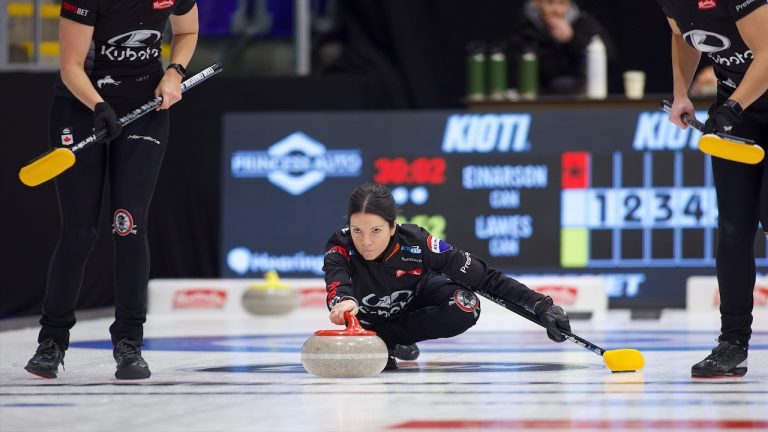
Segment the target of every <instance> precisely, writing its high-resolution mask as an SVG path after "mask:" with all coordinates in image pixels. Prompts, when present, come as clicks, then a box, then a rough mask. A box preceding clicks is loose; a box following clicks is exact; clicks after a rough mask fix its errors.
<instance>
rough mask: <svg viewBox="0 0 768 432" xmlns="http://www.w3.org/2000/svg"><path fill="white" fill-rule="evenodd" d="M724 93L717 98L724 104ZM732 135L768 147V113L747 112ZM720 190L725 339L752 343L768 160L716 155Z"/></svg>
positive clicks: (767, 205)
mask: <svg viewBox="0 0 768 432" xmlns="http://www.w3.org/2000/svg"><path fill="white" fill-rule="evenodd" d="M722 102H723V98H720V99H719V100H718V103H722ZM732 134H733V135H736V136H741V137H744V138H751V139H753V140H755V142H757V143H758V144H759V145H761V146H762V147H763V148H764V149H765V148H767V147H766V146H768V112H766V111H751V110H749V109H747V110H745V111H744V114H743V120H742V122H741V123H739V124H737V125H735V126H734V128H733V131H732ZM712 171H713V175H714V179H715V189H716V191H717V208H718V212H719V216H718V238H717V240H718V243H717V282H718V285H719V288H720V320H721V329H720V331H721V335H720V338H719V339H720V340H724V341H731V342H734V341H737V342H740V343H741V344H743V345H747V344H748V343H749V338H750V336H751V334H752V328H751V327H752V307H753V305H754V304H753V290H754V287H755V272H756V269H755V252H754V250H755V249H754V243H755V237H756V232H757V228H758V223H760V224H761V225H762V229H763V231H765V232H766V235H768V161H766V160H765V159H764V160H763V161H762V162H760V163H759V164H757V165H747V164H742V163H738V162H730V161H727V160H724V159H719V158H715V157H713V158H712Z"/></svg>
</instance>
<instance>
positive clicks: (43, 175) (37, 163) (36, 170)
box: [19, 63, 222, 186]
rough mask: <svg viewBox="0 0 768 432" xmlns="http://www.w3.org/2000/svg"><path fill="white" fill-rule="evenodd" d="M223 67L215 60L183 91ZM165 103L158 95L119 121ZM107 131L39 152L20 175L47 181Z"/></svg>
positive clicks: (28, 180) (25, 180)
mask: <svg viewBox="0 0 768 432" xmlns="http://www.w3.org/2000/svg"><path fill="white" fill-rule="evenodd" d="M221 71H222V67H221V64H219V63H215V64H213V65H212V66H210V67H208V68H206V69H204V70H202V71H200V72H199V73H197V74H195V75H193V76H191V77H189V78H188V79H186V80H185V81H184V82H182V83H181V91H182V93H183V92H185V91H187V90H189V89H191V88H192V87H194V86H195V85H197V84H199V83H201V82H203V81H204V80H206V79H208V78H210V77H212V76H213V75H216V74H217V73H219V72H221ZM162 103H163V98H162V97H160V96H157V97H156V98H154V99H152V100H151V101H149V102H147V103H145V104H144V105H142V106H140V107H138V108H136V109H135V110H133V111H131V112H129V113H128V114H126V115H124V116H123V117H120V119H119V120H118V121H119V122H120V124H121V125H123V126H125V125H127V124H128V123H131V122H133V121H134V120H136V119H138V118H139V117H142V116H144V115H145V114H147V113H149V112H150V111H152V110H154V109H155V108H157V107H158V106H160V104H162ZM106 135H107V131H106V129H102V130H99V131H96V132H94V133H93V134H91V135H90V136H88V137H87V138H85V139H84V140H82V141H80V142H79V143H77V144H75V145H73V146H72V147H70V148H66V147H57V148H55V149H51V150H49V151H47V152H46V153H43V154H42V155H40V156H38V157H37V158H35V159H33V160H32V161H31V162H29V163H28V164H26V165H25V166H23V167H22V168H21V170H19V179H20V180H21V182H22V183H24V184H25V185H27V186H37V185H39V184H42V183H45V182H47V181H48V180H50V179H52V178H54V177H56V176H57V175H59V174H61V173H63V172H64V171H66V170H67V169H69V168H70V167H71V166H72V165H74V164H75V159H76V157H75V153H76V152H78V151H80V150H82V149H83V148H85V147H86V146H88V145H90V144H93V143H95V142H99V141H101V140H102V139H104V137H105V136H106Z"/></svg>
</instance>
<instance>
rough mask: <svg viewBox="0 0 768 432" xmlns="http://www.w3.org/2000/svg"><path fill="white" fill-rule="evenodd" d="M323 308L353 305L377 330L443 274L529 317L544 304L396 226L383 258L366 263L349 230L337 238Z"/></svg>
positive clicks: (416, 230) (331, 244)
mask: <svg viewBox="0 0 768 432" xmlns="http://www.w3.org/2000/svg"><path fill="white" fill-rule="evenodd" d="M323 271H324V272H325V283H326V291H327V293H328V296H327V299H326V303H327V305H328V308H329V309H330V308H331V307H332V306H333V305H335V304H336V303H338V302H340V301H342V300H346V299H353V300H355V301H356V302H357V304H358V306H359V308H360V312H359V314H358V318H359V319H360V321H361V322H363V323H368V324H371V325H375V324H378V323H381V322H384V321H387V320H389V319H390V318H391V317H393V316H396V315H397V314H399V313H401V312H403V311H404V310H406V309H407V308H408V304H409V303H410V302H411V301H412V300H413V299H414V297H415V296H417V295H419V293H420V291H421V290H422V289H426V288H423V287H424V281H425V280H426V279H427V275H428V274H429V273H441V274H444V275H445V276H447V277H448V278H450V279H451V280H453V281H455V282H457V283H458V284H460V285H462V286H464V287H466V288H469V289H471V290H473V291H482V292H486V293H488V294H491V295H492V296H494V297H498V298H501V299H503V300H505V301H507V302H511V303H515V304H517V305H519V306H522V307H524V308H525V309H527V310H529V311H531V312H533V305H534V304H535V303H536V302H537V301H538V300H540V299H541V298H543V297H544V296H543V295H542V294H539V293H537V292H535V291H533V290H531V289H529V288H528V287H526V286H525V285H523V284H522V283H520V282H518V281H516V280H514V279H512V278H510V277H507V276H505V275H504V274H502V273H501V272H499V271H497V270H494V269H492V268H490V267H488V265H487V264H486V263H485V261H483V260H482V259H481V258H479V257H477V256H476V255H473V254H471V253H470V252H466V251H463V250H460V249H456V248H454V247H453V246H451V245H450V244H448V243H446V242H444V241H442V240H440V239H438V238H437V237H434V236H432V235H430V234H429V232H427V231H426V230H425V229H423V228H421V227H419V226H418V225H412V224H405V225H397V228H396V230H395V235H393V236H392V239H391V240H390V242H389V245H388V246H387V248H386V249H385V251H384V253H383V254H382V257H381V258H380V259H378V260H373V261H366V260H365V259H363V257H362V256H360V254H358V253H357V251H356V250H355V246H354V244H353V242H352V237H351V235H350V232H349V229H348V228H344V229H341V230H339V231H337V232H335V233H334V234H333V235H332V236H331V238H330V240H328V244H327V245H326V248H325V260H324V264H323Z"/></svg>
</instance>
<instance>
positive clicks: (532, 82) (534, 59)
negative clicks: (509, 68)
mask: <svg viewBox="0 0 768 432" xmlns="http://www.w3.org/2000/svg"><path fill="white" fill-rule="evenodd" d="M517 90H518V91H519V93H520V98H521V99H524V100H533V99H536V97H537V96H538V94H539V56H538V55H537V54H536V50H534V49H533V48H530V47H529V48H526V49H525V50H523V53H522V54H521V55H520V61H519V62H518V83H517Z"/></svg>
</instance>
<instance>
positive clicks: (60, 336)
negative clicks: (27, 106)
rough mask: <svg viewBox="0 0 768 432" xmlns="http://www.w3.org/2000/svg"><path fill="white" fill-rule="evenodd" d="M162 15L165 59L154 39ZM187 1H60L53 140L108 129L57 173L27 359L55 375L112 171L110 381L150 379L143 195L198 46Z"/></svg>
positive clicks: (146, 197)
mask: <svg viewBox="0 0 768 432" xmlns="http://www.w3.org/2000/svg"><path fill="white" fill-rule="evenodd" d="M168 22H170V23H171V29H172V32H173V39H172V41H171V53H170V63H171V64H170V66H169V67H168V68H167V69H166V70H163V67H162V63H161V55H160V54H161V53H160V50H161V48H160V44H161V39H162V34H163V31H164V30H165V27H166V24H167V23H168ZM197 34H198V22H197V6H196V5H195V1H194V0H143V1H117V0H64V1H63V2H62V3H61V19H60V22H59V46H60V52H61V58H60V73H59V75H58V77H57V80H56V85H55V98H54V101H53V104H52V107H51V117H50V143H51V146H53V147H60V146H67V145H72V143H75V142H79V141H81V140H82V139H84V138H86V137H87V136H89V135H90V134H91V133H93V131H94V130H97V131H98V130H102V129H106V130H107V131H108V134H107V137H106V138H105V141H107V142H106V143H105V144H104V145H93V146H91V147H90V148H88V149H87V150H84V151H83V152H82V154H80V155H79V156H78V163H77V165H76V166H74V167H73V168H72V169H71V170H69V171H67V172H65V173H63V174H62V175H60V176H59V177H57V178H56V194H57V198H58V203H59V209H60V216H61V234H60V236H59V241H58V244H57V245H56V249H55V251H54V253H53V257H52V258H51V262H50V266H49V270H48V282H47V286H46V290H45V299H44V301H43V315H42V318H41V319H40V324H41V326H42V328H41V330H40V334H39V337H38V342H39V344H40V345H39V347H38V349H37V352H36V353H35V355H34V357H32V359H31V360H30V361H29V363H28V364H27V366H26V367H25V369H26V370H27V371H29V372H31V373H33V374H35V375H39V376H42V377H46V378H56V374H57V371H58V367H59V364H63V360H64V352H65V351H66V349H67V348H68V346H69V330H70V329H71V328H72V326H74V324H75V313H74V311H75V306H76V304H77V296H78V292H79V291H80V286H81V284H82V280H83V273H84V271H85V266H86V263H87V261H88V257H89V255H90V253H91V251H92V250H93V246H94V243H95V241H96V236H97V234H98V232H99V231H100V229H99V226H100V225H99V213H100V209H101V202H102V189H103V186H104V182H105V180H106V175H107V173H109V184H110V190H109V195H108V199H109V206H110V209H111V216H112V218H111V225H112V236H113V244H114V251H115V258H114V261H115V269H114V277H115V287H114V289H115V321H114V323H113V324H112V326H111V327H110V333H111V336H112V343H113V345H114V350H113V356H114V358H115V361H116V362H117V370H116V372H115V376H116V377H117V378H119V379H140V378H148V377H149V376H150V370H149V367H148V366H147V363H146V362H145V361H144V359H143V358H142V356H141V346H142V340H143V324H144V322H145V321H146V291H147V281H148V278H149V262H150V261H149V244H148V242H147V221H148V208H149V202H150V199H151V197H152V192H153V191H154V188H155V181H156V179H157V175H158V172H159V170H160V164H161V162H162V159H163V155H164V154H165V149H166V146H167V142H168V111H167V109H168V108H169V107H170V106H171V105H173V104H174V103H176V102H177V101H179V100H180V99H181V80H182V78H184V75H185V73H186V72H185V66H186V65H187V64H188V63H189V60H190V58H191V57H192V54H193V52H194V50H195V46H196V44H197ZM156 96H162V98H163V103H162V105H160V106H159V107H158V110H157V111H155V112H152V113H150V114H147V115H146V116H144V117H142V118H140V119H139V120H137V121H135V122H133V123H131V124H129V125H127V126H126V127H125V130H122V134H121V124H120V123H119V122H118V114H117V113H120V115H123V114H125V113H127V112H129V111H132V110H134V109H135V108H137V107H138V106H140V105H141V104H143V103H145V102H146V101H148V100H151V99H153V98H154V97H156Z"/></svg>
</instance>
